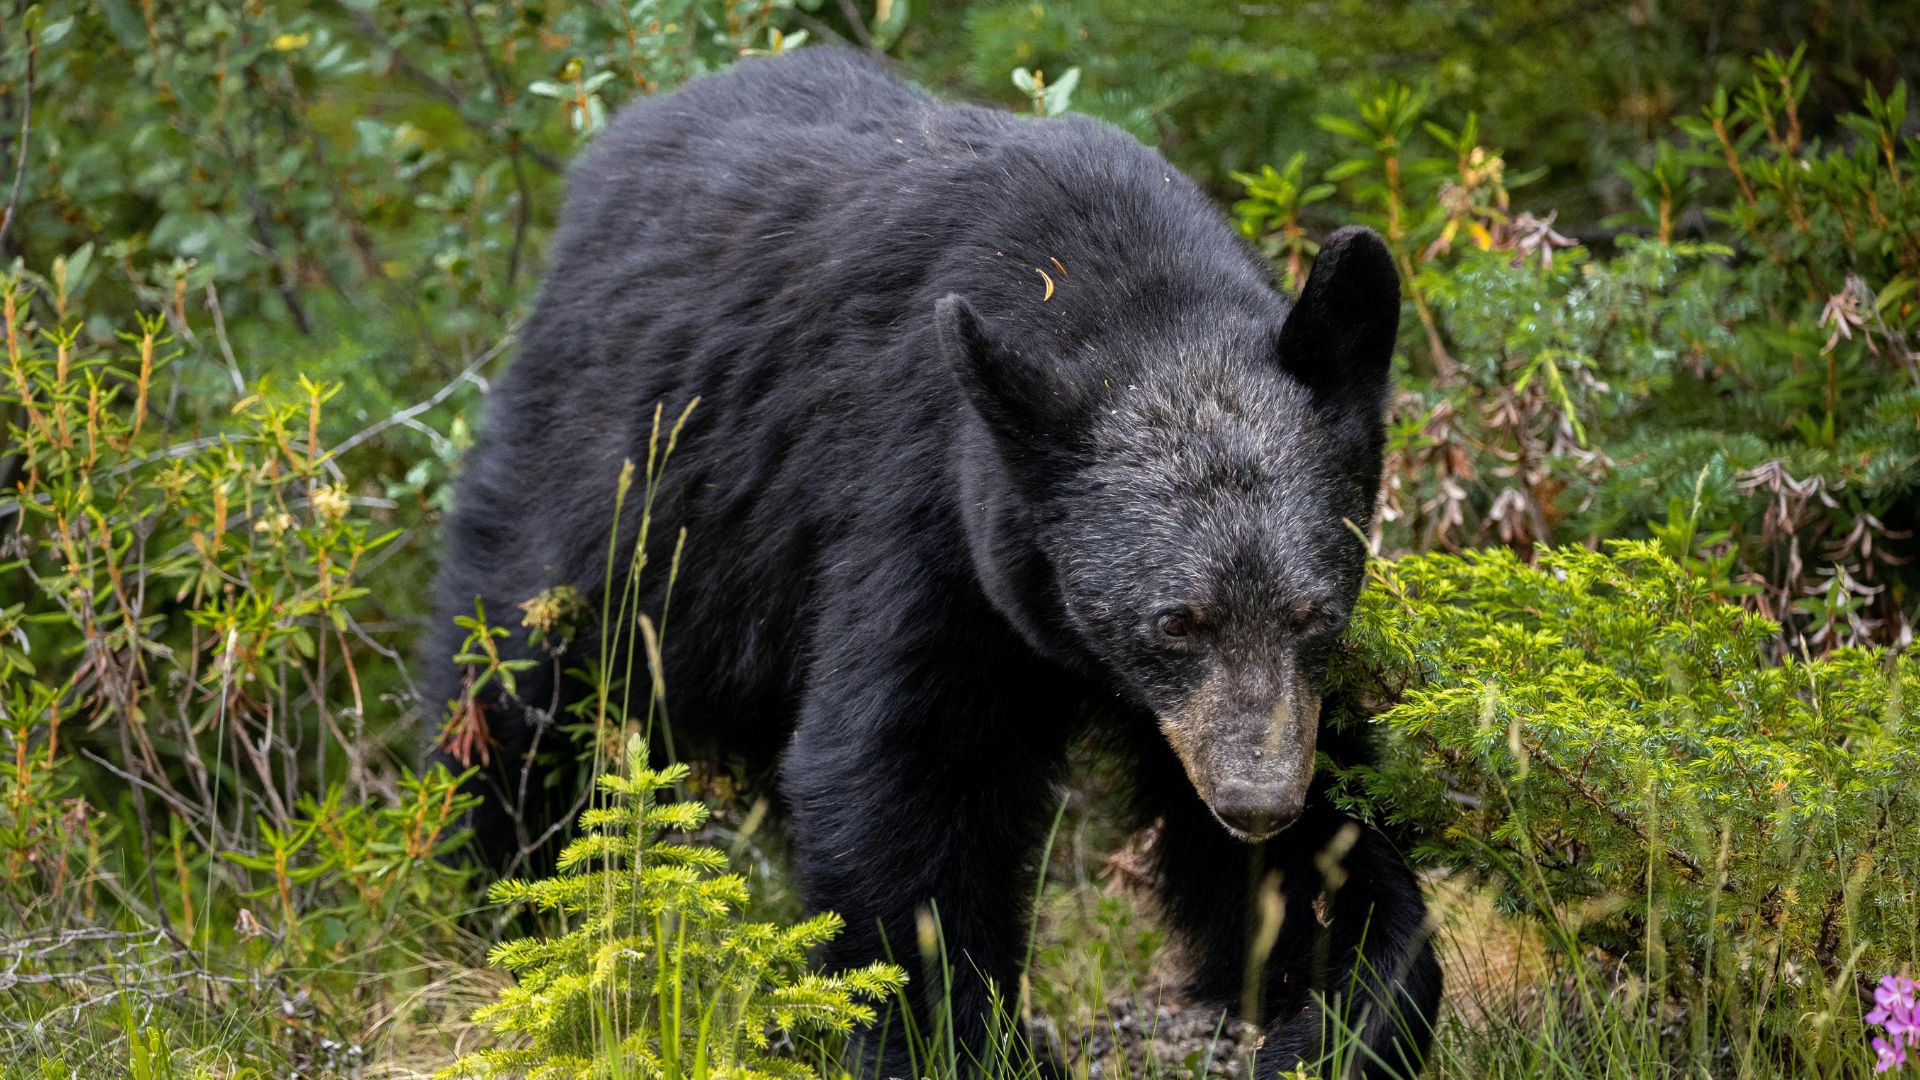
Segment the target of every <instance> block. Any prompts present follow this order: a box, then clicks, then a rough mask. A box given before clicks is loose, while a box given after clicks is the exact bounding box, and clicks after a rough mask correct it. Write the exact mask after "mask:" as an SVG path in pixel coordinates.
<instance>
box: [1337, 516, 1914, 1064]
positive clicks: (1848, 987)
mask: <svg viewBox="0 0 1920 1080" xmlns="http://www.w3.org/2000/svg"><path fill="white" fill-rule="evenodd" d="M1777 631H1778V628H1777V626H1775V625H1774V624H1772V623H1770V622H1768V621H1767V620H1765V619H1761V618H1758V617H1756V616H1754V615H1752V614H1751V613H1749V612H1747V611H1744V610H1742V609H1741V608H1740V607H1737V606H1734V605H1731V604H1727V603H1723V602H1720V601H1719V600H1716V599H1715V597H1714V590H1713V587H1712V584H1711V582H1710V581H1709V580H1707V579H1706V578H1705V577H1703V576H1702V575H1700V574H1697V573H1693V572H1690V571H1689V570H1688V569H1687V568H1685V567H1683V566H1681V565H1679V564H1678V563H1676V562H1674V561H1673V560H1671V559H1669V558H1668V557H1666V556H1665V555H1664V554H1662V552H1661V550H1660V548H1659V547H1658V545H1657V544H1654V543H1652V542H1646V541H1638V542H1619V543H1614V544H1611V545H1609V550H1608V551H1607V552H1606V553H1601V552H1595V551H1589V550H1587V549H1584V548H1553V549H1546V550H1542V551H1540V552H1538V553H1537V558H1536V560H1535V562H1534V564H1533V565H1528V564H1527V563H1525V562H1523V561H1522V560H1521V559H1520V558H1519V557H1518V556H1517V555H1516V554H1515V553H1513V552H1512V551H1510V550H1506V549H1498V548H1496V549H1491V550H1487V551H1479V552H1469V553H1466V554H1464V555H1458V556H1455V555H1444V554H1432V555H1423V556H1416V557H1408V558H1403V559H1399V560H1395V561H1393V562H1379V563H1376V564H1375V565H1374V568H1373V573H1372V585H1371V587H1370V588H1369V589H1368V590H1367V592H1366V595H1365V598H1364V600H1363V602H1362V605H1361V607H1360V610H1359V612H1358V614H1357V617H1356V620H1355V630H1354V642H1355V648H1354V650H1353V655H1352V657H1351V658H1350V660H1349V661H1348V663H1347V665H1346V666H1345V667H1344V668H1343V669H1342V671H1341V672H1340V682H1341V686H1342V689H1343V691H1344V693H1345V695H1346V697H1347V700H1348V703H1349V707H1350V708H1356V709H1361V710H1364V709H1368V708H1381V707H1383V711H1381V712H1380V713H1379V715H1378V716H1376V717H1374V718H1373V724H1374V725H1376V726H1377V727H1378V728H1379V729H1380V732H1381V734H1382V735H1383V736H1385V737H1383V738H1381V739H1379V745H1380V747H1381V749H1382V751H1383V757H1382V758H1381V760H1380V762H1379V763H1378V764H1377V765H1375V766H1369V767H1355V768H1350V769H1347V770H1346V771H1345V772H1344V773H1343V775H1342V777H1341V780H1342V785H1343V787H1342V793H1343V794H1342V797H1343V798H1344V799H1345V800H1347V801H1348V803H1349V805H1351V806H1353V807H1355V808H1356V809H1358V810H1360V811H1361V812H1362V813H1375V812H1377V813H1381V814H1384V815H1386V816H1387V817H1389V818H1391V824H1392V825H1393V826H1395V827H1397V828H1401V829H1407V828H1411V829H1412V830H1413V831H1414V832H1416V833H1417V834H1418V835H1419V836H1421V837H1423V838H1425V839H1424V841H1423V842H1422V844H1421V850H1422V852H1423V856H1424V859H1425V860H1426V861H1428V862H1430V863H1438V864H1441V865H1445V866H1449V867H1453V868H1456V869H1461V870H1471V871H1475V872H1477V873H1478V874H1480V875H1481V876H1483V877H1484V878H1486V879H1487V880H1490V881H1491V882H1493V883H1494V884H1495V885H1496V886H1497V887H1498V888H1499V889H1500V891H1501V895H1502V896H1503V897H1504V898H1505V899H1506V900H1507V901H1508V902H1509V903H1510V905H1511V906H1513V907H1514V908H1517V909H1519V910H1523V911H1525V912H1526V913H1527V914H1528V915H1530V916H1531V917H1533V918H1535V919H1537V920H1540V921H1541V922H1542V923H1543V924H1544V925H1546V926H1547V927H1549V928H1550V929H1551V931H1552V933H1553V935H1554V937H1555V938H1556V940H1559V941H1561V942H1562V943H1564V944H1566V945H1568V946H1569V953H1570V955H1574V956H1576V957H1577V956H1581V955H1584V954H1583V953H1582V950H1584V949H1586V948H1588V947H1592V948H1596V949H1598V950H1600V952H1601V954H1602V955H1604V956H1607V957H1611V958H1613V959H1615V960H1627V961H1629V967H1630V969H1631V970H1633V971H1636V972H1638V973H1640V975H1641V977H1643V978H1650V979H1653V980H1656V981H1657V982H1660V983H1661V985H1663V986H1664V987H1666V988H1668V989H1670V990H1671V992H1672V993H1674V994H1676V995H1680V996H1682V997H1683V998H1684V999H1686V1000H1694V1001H1697V1002H1698V1004H1699V1005H1700V1008H1699V1010H1698V1017H1699V1019H1700V1022H1702V1023H1705V1022H1706V1018H1707V1017H1709V1016H1714V1017H1718V1020H1717V1021H1716V1022H1720V1023H1725V1024H1727V1025H1728V1026H1730V1027H1732V1028H1735V1029H1739V1028H1740V1027H1741V1026H1742V1025H1748V1024H1751V1025H1754V1026H1755V1030H1756V1031H1757V1030H1758V1025H1760V1024H1761V1023H1762V1021H1765V1023H1766V1029H1765V1030H1766V1031H1767V1032H1768V1033H1769V1034H1770V1035H1772V1036H1778V1037H1783V1038H1784V1039H1785V1043H1784V1045H1785V1046H1786V1047H1788V1048H1790V1049H1789V1051H1787V1052H1789V1053H1804V1054H1806V1055H1808V1057H1807V1061H1808V1063H1813V1062H1816V1061H1818V1060H1820V1059H1818V1058H1817V1056H1816V1051H1815V1049H1814V1048H1817V1047H1818V1046H1819V1042H1820V1035H1821V1030H1820V1029H1821V1028H1822V1026H1823V1025H1834V1024H1836V1023H1838V1024H1839V1025H1840V1026H1841V1027H1842V1028H1844V1029H1846V1030H1848V1031H1852V1032H1854V1033H1856V1034H1857V1030H1858V1029H1857V1024H1858V1022H1859V1007H1860V1000H1861V998H1860V991H1861V990H1862V989H1863V988H1864V987H1865V986H1867V985H1868V984H1869V983H1870V981H1871V979H1872V978H1874V977H1877V976H1878V975H1879V974H1881V973H1883V972H1886V971H1893V970H1898V969H1901V968H1902V967H1907V966H1911V965H1913V964H1914V963H1915V962H1916V961H1920V936H1916V935H1917V933H1920V931H1917V930H1916V928H1917V927H1920V891H1917V889H1916V882H1920V791H1916V789H1915V787H1914V784H1913V778H1914V776H1915V775H1916V774H1917V773H1920V661H1916V659H1915V658H1913V657H1911V656H1901V655H1898V654H1892V653H1886V652H1879V651H1873V650H1867V649H1836V650H1834V651H1833V652H1831V653H1829V654H1827V655H1825V656H1821V657H1812V658H1796V657H1786V658H1784V659H1782V660H1780V661H1778V662H1775V661H1773V660H1771V659H1770V658H1769V644H1770V642H1771V641H1772V639H1773V638H1774V636H1775V634H1776V633H1777ZM1374 807H1378V808H1380V809H1379V810H1378V811H1375V810H1373V809H1371V808H1374ZM1809 1017H1811V1018H1812V1019H1813V1021H1814V1022H1813V1023H1812V1024H1809V1023H1808V1019H1809ZM1809 1027H1810V1028H1811V1029H1812V1030H1811V1033H1810V1037H1809V1032H1808V1031H1807V1030H1806V1029H1808V1028H1809ZM1746 1041H1747V1042H1749V1043H1750V1042H1752V1041H1754V1033H1753V1032H1749V1033H1748V1035H1747V1039H1746ZM1851 1042H1852V1045H1851V1046H1850V1047H1849V1048H1848V1050H1849V1051H1858V1056H1860V1058H1861V1060H1865V1058H1864V1054H1865V1051H1864V1040H1863V1039H1854V1040H1851ZM1826 1052H1828V1053H1831V1052H1832V1049H1831V1047H1828V1049H1827V1051H1826ZM1842 1057H1843V1059H1845V1060H1851V1058H1849V1057H1847V1056H1846V1053H1844V1052H1843V1054H1842Z"/></svg>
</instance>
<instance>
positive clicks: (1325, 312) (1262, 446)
mask: <svg viewBox="0 0 1920 1080" xmlns="http://www.w3.org/2000/svg"><path fill="white" fill-rule="evenodd" d="M1284 310H1285V309H1284V307H1282V306H1280V305H1276V306H1275V307H1274V308H1272V309H1267V310H1264V311H1259V312H1247V311H1245V310H1244V309H1242V310H1238V311H1236V310H1230V309H1228V310H1223V311H1222V312H1219V313H1217V317H1215V318H1213V319H1210V320H1207V321H1208V322H1210V323H1211V325H1208V326H1204V327H1202V328H1200V329H1199V330H1198V331H1197V332H1196V331H1195V329H1194V327H1193V325H1192V322H1193V320H1191V319H1185V320H1183V321H1184V322H1185V323H1186V326H1185V328H1184V329H1183V330H1182V331H1180V332H1179V333H1169V334H1166V335H1164V336H1156V335H1153V334H1140V333H1137V332H1136V333H1132V334H1130V335H1124V336H1121V337H1114V338H1109V339H1107V340H1108V345H1107V346H1106V347H1107V348H1109V349H1110V350H1111V351H1113V352H1115V353H1125V354H1128V355H1114V356H1108V357H1105V358H1104V359H1103V362H1102V363H1101V364H1100V365H1099V370H1100V372H1101V373H1102V374H1101V376H1100V377H1090V376H1089V375H1088V374H1087V369H1086V368H1085V367H1084V366H1082V367H1080V368H1078V369H1076V368H1074V367H1073V365H1071V364H1066V363H1062V362H1061V360H1060V358H1057V357H1048V356H1044V355H1037V353H1038V350H1035V349H1032V348H1026V349H1023V348H1022V346H1021V343H1020V342H1018V341H1014V340H1007V339H1006V338H1005V337H1004V331H1003V332H1002V333H1001V334H996V333H995V328H990V327H989V326H988V325H987V324H986V323H984V322H983V321H982V320H981V319H980V318H979V317H978V315H977V314H976V313H975V311H974V310H973V308H972V307H971V306H970V305H969V304H968V303H967V301H966V300H964V299H962V298H960V297H958V296H952V295H950V296H947V297H946V298H944V299H942V300H941V301H940V302H939V303H938V304H937V305H936V309H935V317H936V323H937V325H938V329H939V334H940V340H941V345H942V350H943V351H944V352H945V353H946V355H947V359H948V360H949V362H950V363H951V364H952V366H953V369H954V371H955V374H956V376H957V377H958V379H959V381H960V383H961V385H962V387H963V388H964V390H965V392H966V396H967V399H968V401H969V402H970V403H971V405H972V407H973V409H974V411H975V412H977V413H978V415H979V417H980V419H981V420H982V421H984V426H985V428H986V429H987V431H989V432H990V433H991V436H990V441H991V443H992V444H993V445H994V446H995V447H996V448H997V450H998V457H999V458H1000V460H1001V462H1002V464H1003V465H1004V467H1005V469H1006V473H1007V475H1008V476H1009V477H1010V478H1011V480H1012V486H1013V489H1014V490H1016V491H1017V492H1018V493H1019V497H1020V499H1021V500H1022V501H1023V503H1024V507H1023V511H1022V515H1021V519H1022V521H1023V522H1024V523H1025V524H1024V525H1023V528H1025V529H1028V530H1030V531H1031V533H1032V539H1033V540H1034V545H1033V547H1034V549H1035V550H1037V551H1038V552H1039V553H1040V555H1039V557H1040V558H1043V559H1044V564H1045V568H1046V569H1045V572H1044V573H1042V574H1037V575H1029V576H1028V579H1027V580H1028V582H1029V583H1031V582H1032V581H1044V582H1045V586H1044V591H1046V592H1048V593H1051V594H1052V595H1050V596H1047V597H1045V598H1033V597H1027V598H1022V599H1019V600H1015V601H1012V602H1015V603H1020V604H1022V605H1023V606H1028V610H1030V611H1032V610H1039V611H1042V612H1044V614H1043V615H1042V616H1041V617H1042V618H1044V619H1045V620H1047V621H1048V622H1051V623H1052V624H1054V627H1053V628H1054V630H1055V631H1056V632H1058V633H1059V634H1060V635H1061V636H1064V637H1067V638H1070V639H1071V640H1072V641H1073V642H1074V643H1075V644H1076V646H1077V647H1078V648H1079V649H1080V650H1081V651H1082V653H1083V655H1084V656H1086V657H1088V658H1089V659H1090V662H1091V664H1092V665H1093V666H1094V667H1095V668H1096V669H1097V670H1098V671H1100V672H1102V673H1103V674H1104V675H1105V677H1107V678H1110V679H1112V680H1113V681H1114V683H1115V684H1116V687H1117V689H1118V690H1119V692H1120V693H1121V695H1122V696H1123V697H1125V698H1127V699H1129V700H1131V701H1133V702H1135V703H1136V704H1137V705H1139V706H1142V707H1144V708H1145V709H1146V710H1148V711H1150V712H1151V713H1152V715H1153V716H1154V717H1155V718H1157V721H1158V724H1159V727H1160V729H1161V731H1162V732H1163V733H1164V734H1165V736H1166V738H1167V741H1168V742H1169V743H1170V744H1171V746H1172V748H1173V750H1174V752H1175V753H1176V754H1177V755H1178V756H1179V759H1180V762H1181V764H1182V765H1183V766H1184V767H1185V769H1186V773H1187V776H1188V777H1189V778H1190V779H1191V780H1192V782H1193V786H1194V788H1195V790H1196V791H1197V792H1198V793H1199V795H1200V797H1201V798H1202V799H1203V800H1204V801H1205V802H1206V804H1207V806H1208V807H1209V809H1211V810H1212V812H1213V813H1214V815H1215V816H1216V817H1217V818H1219V820H1220V822H1221V823H1222V824H1223V825H1225V826H1226V827H1227V828H1228V829H1229V830H1231V831H1232V832H1233V833H1234V835H1236V836H1238V837H1240V838H1242V839H1246V840H1258V839H1263V838H1265V837H1266V836H1269V835H1271V834H1273V833H1275V832H1278V831H1279V830H1281V829H1283V828H1285V827H1286V826H1287V825H1288V824H1290V823H1291V822H1292V821H1293V820H1294V819H1295V818H1296V817H1298V816H1299V815H1300V813H1301V811H1302V810H1303V809H1304V807H1305V804H1306V798H1307V791H1308V787H1309V784H1310V783H1311V781H1312V778H1313V772H1314V752H1315V746H1316V742H1317V738H1318V730H1319V717H1320V694H1321V687H1322V684H1323V680H1324V677H1325V672H1326V669H1327V663H1328V660H1329V657H1330V655H1331V653H1332V651H1333V648H1334V645H1335V643H1336V642H1337V641H1338V639H1339V637H1340V635H1341V633H1342V631H1343V630H1344V628H1345V626H1346V623H1347V618H1348V616H1349V614H1350V613H1351V611H1352V609H1353V605H1354V601H1355V599H1356V597H1357V595H1358V593H1359V590H1360V585H1361V579H1362V576H1363V574H1364V571H1365V563H1366V543H1365V540H1364V538H1363V537H1364V532H1365V530H1366V529H1367V527H1368V525H1369V523H1370V521H1371V519H1372V514H1373V507H1374V501H1375V497H1376V494H1377V492H1378V489H1379V484H1380V467H1381V448H1382V444H1383V442H1384V434H1385V420H1384V413H1385V408H1386V399H1387V393H1388V388H1389V375H1388V361H1389V359H1390V357H1391V354H1392V351H1393V343H1394V337H1395V332H1396V329H1397V326H1398V322H1399V313H1400V279H1399V275H1398V273H1397V272H1396V270H1395V269H1394V264H1393V259H1392V256H1391V255H1390V254H1389V253H1388V251H1387V248H1386V246H1385V244H1384V243H1382V242H1381V240H1380V238H1379V237H1378V236H1376V235H1375V234H1373V233H1372V232H1370V231H1368V230H1365V229H1343V230H1341V231H1340V232H1337V233H1335V234H1334V235H1333V236H1332V237H1331V238H1329V239H1328V241H1327V243H1326V244H1325V245H1324V247H1323V248H1322V250H1321V253H1320V257H1319V259H1318V260H1317V261H1316V263H1315V266H1314V268H1313V272H1312V275H1311V276H1310V278H1309V280H1308V281H1307V285H1306V288H1305V289H1304V290H1303V291H1302V293H1301V295H1300V298H1299V300H1298V301H1297V302H1295V303H1294V304H1293V306H1292V309H1291V311H1290V312H1286V313H1285V314H1284V317H1279V318H1277V325H1276V314H1275V313H1276V312H1279V311H1284ZM1127 341H1131V344H1127V343H1125V342H1127ZM1088 383H1094V384H1097V385H1087V384H1088ZM1003 587H1004V583H1003ZM990 591H991V589H990ZM1005 599H1006V598H1004V597H996V602H997V603H1001V606H1002V607H1003V608H1004V607H1005V606H1006V603H1005V602H1003V601H1005ZM1036 600H1037V601H1039V606H1038V607H1033V606H1031V603H1032V602H1033V601H1036Z"/></svg>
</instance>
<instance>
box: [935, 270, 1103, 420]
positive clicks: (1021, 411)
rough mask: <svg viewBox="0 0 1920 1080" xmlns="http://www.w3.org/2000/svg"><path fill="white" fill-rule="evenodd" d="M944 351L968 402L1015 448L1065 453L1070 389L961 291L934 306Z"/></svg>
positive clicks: (1069, 414)
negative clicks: (998, 330)
mask: <svg viewBox="0 0 1920 1080" xmlns="http://www.w3.org/2000/svg"><path fill="white" fill-rule="evenodd" d="M933 321H934V326H935V328H936V329H937V330H938V332H939V335H940V351H941V353H942V354H943V355H944V356H945V358H946V361H947V365H948V366H949V367H950V368H952V369H953V377H954V379H955V380H956V381H958V382H959V383H960V388H961V389H962V390H964V391H965V392H966V395H967V401H968V402H970V403H971V404H972V405H973V409H974V411H975V412H977V413H979V414H980V418H981V419H982V420H984V421H986V423H987V427H988V428H989V429H991V430H992V432H993V433H994V436H995V437H996V438H998V439H999V440H1001V442H1002V443H1003V445H1005V446H1006V447H1007V448H1008V449H1010V450H1018V451H1022V452H1033V451H1045V450H1048V449H1063V448H1064V445H1063V438H1064V435H1065V429H1066V427H1067V426H1068V421H1069V419H1070V417H1071V414H1072V412H1073V410H1072V408H1071V405H1070V401H1069V394H1068V389H1067V387H1066V386H1065V385H1064V384H1063V382H1062V380H1060V379H1058V378H1057V377H1056V376H1055V375H1054V373H1053V372H1051V371H1050V370H1048V369H1047V368H1046V367H1045V366H1044V365H1043V364H1041V363H1039V362H1037V360H1036V358H1034V357H1033V356H1032V354H1031V353H1028V352H1023V351H1022V350H1020V349H1019V348H1017V347H1015V346H1013V345H1011V344H1009V343H1007V342H1005V341H1002V340H1000V339H999V338H998V337H996V336H995V335H994V333H993V332H992V330H991V329H990V328H989V327H988V326H987V325H986V324H985V323H984V322H982V321H981V318H980V314H979V312H977V311H975V310H974V308H973V305H972V304H970V303H968V302H967V300H966V298H965V297H963V296H961V295H960V294H958V293H948V294H947V295H946V296H943V297H941V298H940V299H939V300H938V301H935V303H934V305H933Z"/></svg>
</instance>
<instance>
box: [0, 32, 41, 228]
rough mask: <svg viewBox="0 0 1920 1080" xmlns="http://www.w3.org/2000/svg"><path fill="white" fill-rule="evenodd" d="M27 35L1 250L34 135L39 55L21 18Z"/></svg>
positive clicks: (24, 180) (23, 184)
mask: <svg viewBox="0 0 1920 1080" xmlns="http://www.w3.org/2000/svg"><path fill="white" fill-rule="evenodd" d="M21 24H22V25H23V26H24V27H25V33H26V35H27V80H26V84H25V86H24V88H23V89H22V91H21V95H20V152H19V154H18V156H17V158H16V159H15V163H14V167H13V193H12V194H11V195H9V196H7V209H6V213H4V214H0V252H5V251H6V250H7V231H8V230H9V229H11V228H13V215H14V214H15V213H16V212H17V211H18V210H19V209H20V193H21V191H22V190H23V189H24V188H25V187H26V183H27V144H28V142H29V141H30V140H31V138H32V136H33V63H34V59H35V58H36V57H37V56H38V55H39V49H38V47H37V46H36V45H35V44H34V40H33V27H32V25H30V24H28V23H27V22H26V20H24V19H23V20H21Z"/></svg>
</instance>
